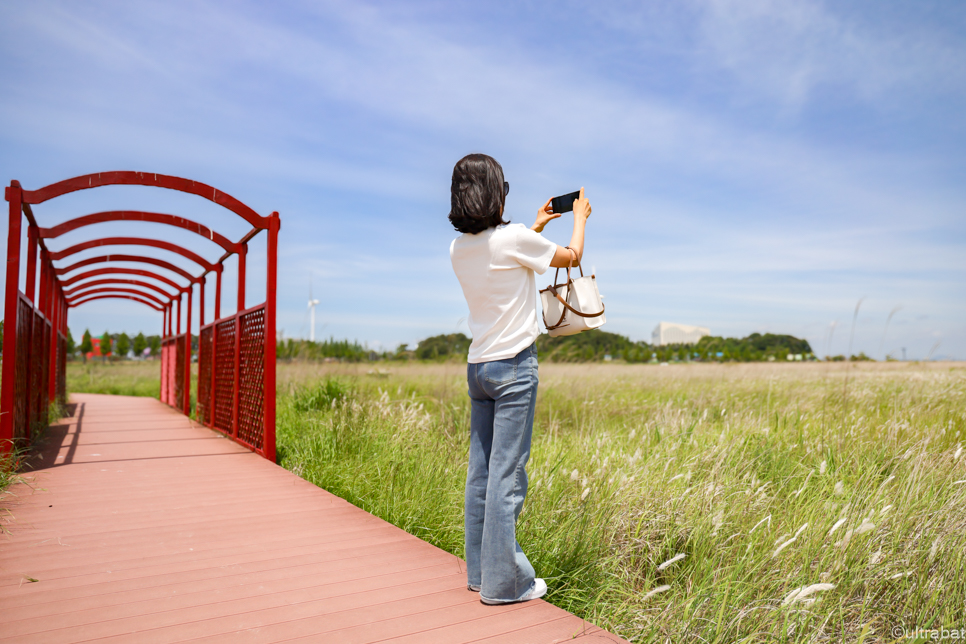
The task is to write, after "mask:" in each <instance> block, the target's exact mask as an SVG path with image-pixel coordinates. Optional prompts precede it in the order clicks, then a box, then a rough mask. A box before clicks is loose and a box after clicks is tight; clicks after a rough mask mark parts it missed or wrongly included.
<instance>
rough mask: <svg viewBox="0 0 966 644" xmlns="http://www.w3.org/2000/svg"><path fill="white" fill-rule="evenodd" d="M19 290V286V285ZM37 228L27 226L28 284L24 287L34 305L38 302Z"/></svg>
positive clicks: (24, 292)
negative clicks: (36, 298) (36, 297)
mask: <svg viewBox="0 0 966 644" xmlns="http://www.w3.org/2000/svg"><path fill="white" fill-rule="evenodd" d="M18 268H19V267H18ZM17 286H18V288H19V284H18V285H17ZM36 286H37V228H36V227H35V226H31V225H30V224H29V223H28V224H27V283H26V284H25V285H24V291H23V294H24V295H26V296H27V299H29V300H30V301H31V302H33V303H34V304H36V303H37V300H35V299H34V296H35V295H36V293H37V291H36Z"/></svg>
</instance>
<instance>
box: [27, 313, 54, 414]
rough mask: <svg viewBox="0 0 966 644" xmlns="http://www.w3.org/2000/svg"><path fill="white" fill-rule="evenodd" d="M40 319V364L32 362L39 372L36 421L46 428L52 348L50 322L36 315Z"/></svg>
mask: <svg viewBox="0 0 966 644" xmlns="http://www.w3.org/2000/svg"><path fill="white" fill-rule="evenodd" d="M37 316H38V317H40V334H41V342H40V345H41V347H40V362H39V363H38V362H37V361H36V360H34V361H33V365H32V367H33V369H36V370H37V371H39V372H40V386H39V387H38V389H40V392H39V397H40V401H39V402H40V405H39V408H38V409H37V413H38V416H37V420H38V421H39V424H40V426H41V427H46V426H47V425H48V423H49V421H50V419H48V418H47V416H48V415H49V414H50V351H51V349H52V347H51V346H50V320H47V319H45V318H43V317H42V316H41V315H40V313H39V312H38V313H37Z"/></svg>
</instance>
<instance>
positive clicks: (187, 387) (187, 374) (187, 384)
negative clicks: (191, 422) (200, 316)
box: [181, 284, 195, 416]
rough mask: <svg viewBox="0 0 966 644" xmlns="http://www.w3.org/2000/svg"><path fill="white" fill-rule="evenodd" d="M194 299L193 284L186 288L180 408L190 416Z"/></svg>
mask: <svg viewBox="0 0 966 644" xmlns="http://www.w3.org/2000/svg"><path fill="white" fill-rule="evenodd" d="M194 299H195V288H194V284H191V285H189V286H188V297H187V300H188V314H187V316H186V318H185V334H184V387H183V389H182V391H184V400H183V401H182V404H181V406H182V408H183V409H184V415H185V416H190V415H191V303H192V302H193V301H194Z"/></svg>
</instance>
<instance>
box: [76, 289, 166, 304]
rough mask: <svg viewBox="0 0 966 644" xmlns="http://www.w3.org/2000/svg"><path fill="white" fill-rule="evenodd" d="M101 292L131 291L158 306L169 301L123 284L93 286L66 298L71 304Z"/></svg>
mask: <svg viewBox="0 0 966 644" xmlns="http://www.w3.org/2000/svg"><path fill="white" fill-rule="evenodd" d="M100 293H129V294H131V295H137V296H138V297H143V298H144V299H146V300H150V301H152V302H154V303H155V304H157V305H158V306H165V305H167V302H165V301H164V300H162V299H161V298H159V297H157V296H156V295H151V294H150V293H145V292H143V291H139V290H137V289H133V288H124V287H121V286H102V287H99V288H92V289H89V290H87V291H84V292H83V293H78V294H77V295H75V296H74V297H73V298H70V297H68V298H66V299H67V303H68V304H71V303H72V302H76V301H77V300H83V299H84V298H86V297H88V296H89V295H98V294H100Z"/></svg>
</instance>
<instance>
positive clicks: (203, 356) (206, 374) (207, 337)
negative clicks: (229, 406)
mask: <svg viewBox="0 0 966 644" xmlns="http://www.w3.org/2000/svg"><path fill="white" fill-rule="evenodd" d="M214 335H215V329H214V327H213V326H206V327H204V328H203V329H201V332H200V333H199V334H198V407H197V410H198V414H197V416H198V420H199V421H201V422H202V423H204V424H206V425H210V424H211V369H212V362H213V359H212V358H213V356H212V354H211V351H212V349H213V348H214V343H213V339H214Z"/></svg>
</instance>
